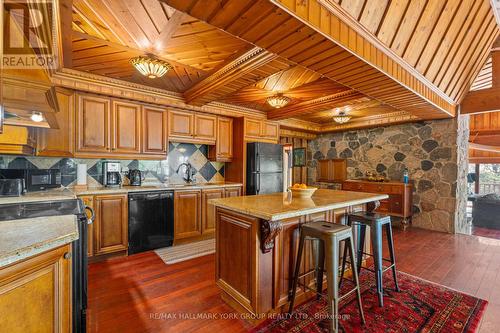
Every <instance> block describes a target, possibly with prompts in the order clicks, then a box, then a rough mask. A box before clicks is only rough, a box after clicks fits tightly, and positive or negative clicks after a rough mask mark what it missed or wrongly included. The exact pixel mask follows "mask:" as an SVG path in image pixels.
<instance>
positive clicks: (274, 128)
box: [262, 121, 279, 141]
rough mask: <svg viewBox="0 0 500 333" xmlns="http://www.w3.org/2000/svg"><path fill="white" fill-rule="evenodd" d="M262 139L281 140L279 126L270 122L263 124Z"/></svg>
mask: <svg viewBox="0 0 500 333" xmlns="http://www.w3.org/2000/svg"><path fill="white" fill-rule="evenodd" d="M262 137H263V138H264V139H266V140H276V141H278V139H279V124H278V123H273V122H269V121H263V122H262Z"/></svg>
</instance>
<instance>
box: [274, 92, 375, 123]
mask: <svg viewBox="0 0 500 333" xmlns="http://www.w3.org/2000/svg"><path fill="white" fill-rule="evenodd" d="M360 97H365V96H364V95H363V94H361V93H359V92H357V91H356V90H345V91H341V92H339V93H335V94H331V95H327V96H323V97H319V98H315V99H312V100H309V101H304V102H301V103H297V104H293V105H291V106H289V107H284V108H281V109H274V110H272V111H269V112H268V113H267V117H268V118H269V119H284V118H290V117H294V116H298V115H304V114H308V113H313V112H318V111H323V110H326V109H328V108H331V107H332V105H333V104H337V103H341V102H345V101H349V100H353V99H355V98H360Z"/></svg>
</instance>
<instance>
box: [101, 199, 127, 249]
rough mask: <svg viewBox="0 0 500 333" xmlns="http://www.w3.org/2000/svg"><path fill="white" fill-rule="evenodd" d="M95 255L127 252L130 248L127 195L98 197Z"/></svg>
mask: <svg viewBox="0 0 500 333" xmlns="http://www.w3.org/2000/svg"><path fill="white" fill-rule="evenodd" d="M94 205H95V206H94V209H95V214H96V218H95V221H94V235H95V245H94V250H95V251H94V254H106V253H112V252H118V251H126V250H127V248H128V201H127V195H126V194H119V195H96V196H95V197H94Z"/></svg>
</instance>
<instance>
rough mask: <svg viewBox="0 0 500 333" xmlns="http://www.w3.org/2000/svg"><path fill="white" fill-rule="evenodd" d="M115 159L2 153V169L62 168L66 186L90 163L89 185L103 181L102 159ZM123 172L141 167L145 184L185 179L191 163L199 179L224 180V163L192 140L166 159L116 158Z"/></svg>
mask: <svg viewBox="0 0 500 333" xmlns="http://www.w3.org/2000/svg"><path fill="white" fill-rule="evenodd" d="M108 160H109V161H115V160H112V159H79V158H57V157H56V158H52V157H36V156H14V155H0V169H7V168H9V169H60V170H61V176H62V180H61V181H62V184H63V186H66V187H67V186H72V185H74V184H76V168H77V164H82V163H83V164H87V184H88V185H89V186H99V185H101V184H102V162H104V161H108ZM116 161H117V162H120V164H121V166H122V171H127V170H132V169H139V170H141V171H142V173H143V176H144V177H145V180H144V183H158V182H171V183H178V182H183V179H182V173H181V174H178V173H177V172H176V171H177V168H178V167H179V165H180V164H181V163H184V162H189V163H191V165H192V166H193V168H194V169H195V170H196V174H195V176H196V181H198V182H202V183H205V182H214V181H224V163H220V162H211V161H209V160H208V146H207V145H195V144H190V143H169V153H168V156H167V158H166V159H165V160H161V161H159V160H154V161H151V160H116Z"/></svg>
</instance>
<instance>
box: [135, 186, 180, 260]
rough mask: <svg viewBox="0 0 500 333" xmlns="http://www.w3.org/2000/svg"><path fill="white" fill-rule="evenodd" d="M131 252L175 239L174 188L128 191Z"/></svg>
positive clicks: (159, 245) (148, 248)
mask: <svg viewBox="0 0 500 333" xmlns="http://www.w3.org/2000/svg"><path fill="white" fill-rule="evenodd" d="M128 242H129V244H128V253H129V254H134V253H139V252H143V251H148V250H154V249H158V248H162V247H167V246H172V243H173V242H174V192H173V191H153V192H136V193H129V195H128Z"/></svg>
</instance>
